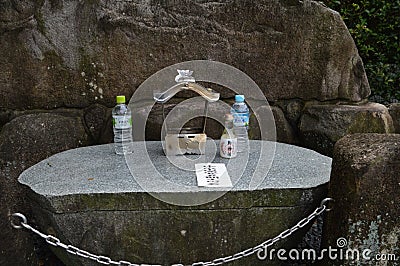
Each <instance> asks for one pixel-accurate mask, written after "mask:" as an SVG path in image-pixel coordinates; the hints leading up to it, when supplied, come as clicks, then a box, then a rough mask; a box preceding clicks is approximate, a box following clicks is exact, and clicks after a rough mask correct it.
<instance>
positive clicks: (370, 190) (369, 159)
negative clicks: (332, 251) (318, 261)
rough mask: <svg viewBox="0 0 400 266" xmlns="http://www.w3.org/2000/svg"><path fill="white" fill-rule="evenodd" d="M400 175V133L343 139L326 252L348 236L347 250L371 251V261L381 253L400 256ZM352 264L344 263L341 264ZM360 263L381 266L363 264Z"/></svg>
mask: <svg viewBox="0 0 400 266" xmlns="http://www.w3.org/2000/svg"><path fill="white" fill-rule="evenodd" d="M399 173H400V135H399V134H353V135H348V136H346V137H344V138H342V139H341V140H339V141H338V142H337V143H336V145H335V150H334V155H333V164H332V174H331V181H330V185H329V195H330V196H331V197H332V198H334V199H335V203H334V204H333V208H334V209H333V211H332V212H329V213H328V215H327V217H326V222H325V224H324V238H325V240H324V243H325V247H328V245H330V246H332V247H333V248H336V247H337V245H336V240H337V239H338V238H339V237H344V238H346V240H347V242H348V245H347V246H346V247H345V249H347V248H351V249H358V250H359V251H360V254H361V252H362V251H363V250H365V249H370V250H371V251H372V252H371V254H370V255H371V257H373V256H374V255H375V254H378V253H381V254H397V257H398V254H399V253H398V252H399V245H400V239H399V235H400V209H399V202H400V183H399V181H400V175H399ZM360 257H361V255H360ZM330 263H333V262H332V261H331V262H330ZM352 263H353V262H352V261H351V260H348V261H346V260H344V261H341V265H353V264H352ZM360 263H361V264H362V265H367V264H368V265H372V264H371V263H373V265H375V262H374V261H365V260H363V259H361V260H360ZM390 263H394V264H388V265H397V264H395V262H393V261H391V262H390ZM324 265H327V264H324ZM335 265H337V264H335Z"/></svg>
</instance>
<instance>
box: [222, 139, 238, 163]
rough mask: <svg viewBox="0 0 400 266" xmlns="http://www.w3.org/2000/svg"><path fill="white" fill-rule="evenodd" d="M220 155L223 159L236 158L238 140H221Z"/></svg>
mask: <svg viewBox="0 0 400 266" xmlns="http://www.w3.org/2000/svg"><path fill="white" fill-rule="evenodd" d="M220 154H221V157H223V158H234V157H236V155H237V139H221V142H220Z"/></svg>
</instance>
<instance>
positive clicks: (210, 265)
mask: <svg viewBox="0 0 400 266" xmlns="http://www.w3.org/2000/svg"><path fill="white" fill-rule="evenodd" d="M329 201H333V199H332V198H325V199H324V200H322V201H321V205H320V206H319V207H318V208H316V209H315V211H314V212H313V213H311V214H310V215H309V216H307V217H305V218H303V219H302V220H300V221H299V222H298V223H297V224H296V225H295V226H293V227H291V228H289V229H286V230H285V231H283V232H281V233H280V234H279V235H277V236H276V237H274V238H271V239H268V240H267V241H264V242H263V243H261V244H259V245H257V246H255V247H253V248H249V249H246V250H243V251H241V252H238V253H236V254H234V255H231V256H227V257H222V258H217V259H214V260H212V261H208V262H195V263H192V264H191V265H192V266H215V265H221V264H224V263H227V262H231V261H235V260H239V259H242V258H244V257H248V256H251V255H253V254H254V253H256V252H257V253H258V254H260V252H262V251H263V250H264V249H265V248H267V247H269V246H272V245H273V244H275V243H276V242H278V241H279V240H282V239H285V238H287V237H288V236H290V235H291V234H293V233H294V232H295V231H297V230H298V229H300V228H303V227H304V226H306V225H307V224H308V223H310V222H311V221H312V220H313V219H314V218H316V217H317V216H319V215H321V214H322V213H323V212H325V211H330V210H331V209H328V208H327V206H326V203H327V202H329ZM11 216H12V217H18V218H20V219H21V221H20V223H19V225H18V224H15V223H14V222H13V221H12V220H11V226H12V227H13V228H15V229H21V228H25V229H28V230H30V231H32V232H33V233H35V234H37V235H39V236H40V237H42V238H43V239H44V240H45V241H46V242H47V243H48V244H49V245H52V246H55V247H61V248H63V249H65V250H66V251H67V252H68V253H71V254H73V255H76V256H79V257H83V258H87V259H91V260H94V261H96V262H98V263H100V264H104V265H118V266H161V265H159V264H135V263H131V262H129V261H123V260H120V261H113V260H112V259H110V258H109V257H106V256H101V255H95V254H92V253H90V252H87V251H85V250H82V249H79V248H77V247H75V246H72V245H66V244H64V243H62V242H61V241H60V240H59V239H58V238H57V237H55V236H52V235H46V234H43V233H42V232H40V231H38V230H36V229H35V228H33V227H32V226H30V225H29V224H28V221H27V219H26V217H25V216H24V215H23V214H21V213H14V214H12V215H11ZM171 266H184V264H172V265H171Z"/></svg>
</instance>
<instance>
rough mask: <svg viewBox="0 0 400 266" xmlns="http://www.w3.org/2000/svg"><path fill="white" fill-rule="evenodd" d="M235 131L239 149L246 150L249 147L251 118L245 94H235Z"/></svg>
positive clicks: (239, 150) (233, 112) (232, 111)
mask: <svg viewBox="0 0 400 266" xmlns="http://www.w3.org/2000/svg"><path fill="white" fill-rule="evenodd" d="M231 114H232V115H233V131H234V132H235V135H236V137H237V151H238V152H244V151H246V150H248V147H249V135H248V132H247V130H248V127H249V118H250V111H249V108H248V107H247V105H246V103H245V102H244V95H235V103H234V104H233V105H232V108H231Z"/></svg>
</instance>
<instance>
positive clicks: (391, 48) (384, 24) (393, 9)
mask: <svg viewBox="0 0 400 266" xmlns="http://www.w3.org/2000/svg"><path fill="white" fill-rule="evenodd" d="M324 3H325V4H326V5H327V6H328V7H329V8H331V9H333V10H336V11H338V12H339V13H340V14H341V16H342V18H343V20H344V22H345V23H346V25H347V27H348V29H349V31H350V34H351V35H352V36H353V39H354V41H355V43H356V45H357V48H358V51H359V54H360V56H361V57H362V59H363V61H364V66H365V71H366V72H367V76H368V80H369V83H370V86H371V90H372V95H371V96H372V98H373V99H374V100H376V101H380V102H382V103H386V104H387V103H390V102H393V101H396V100H397V101H400V35H399V34H400V0H360V1H349V0H342V1H340V0H324Z"/></svg>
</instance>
